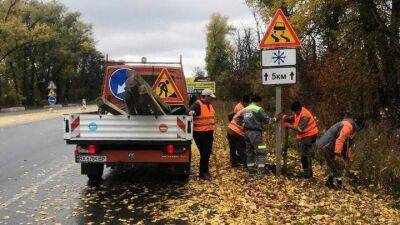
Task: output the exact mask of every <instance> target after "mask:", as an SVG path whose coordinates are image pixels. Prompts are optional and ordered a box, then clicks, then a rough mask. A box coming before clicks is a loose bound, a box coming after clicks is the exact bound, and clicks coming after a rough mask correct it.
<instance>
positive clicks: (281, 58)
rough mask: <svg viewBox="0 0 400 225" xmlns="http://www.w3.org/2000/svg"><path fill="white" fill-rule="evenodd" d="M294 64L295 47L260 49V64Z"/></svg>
mask: <svg viewBox="0 0 400 225" xmlns="http://www.w3.org/2000/svg"><path fill="white" fill-rule="evenodd" d="M294 65H296V49H295V48H288V49H270V50H262V66H294Z"/></svg>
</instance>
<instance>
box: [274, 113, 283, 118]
mask: <svg viewBox="0 0 400 225" xmlns="http://www.w3.org/2000/svg"><path fill="white" fill-rule="evenodd" d="M282 116H283V114H282V113H279V114H275V115H274V118H275V119H276V120H280V119H282Z"/></svg>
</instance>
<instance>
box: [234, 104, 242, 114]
mask: <svg viewBox="0 0 400 225" xmlns="http://www.w3.org/2000/svg"><path fill="white" fill-rule="evenodd" d="M242 109H244V105H243V104H242V103H241V102H239V103H238V104H236V105H235V108H234V109H233V111H234V112H235V113H237V112H239V111H240V110H242Z"/></svg>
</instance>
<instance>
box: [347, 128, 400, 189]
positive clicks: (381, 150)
mask: <svg viewBox="0 0 400 225" xmlns="http://www.w3.org/2000/svg"><path fill="white" fill-rule="evenodd" d="M389 127H390V121H382V122H379V123H375V124H373V125H371V126H369V127H367V128H365V129H364V130H363V131H362V132H361V133H360V134H359V135H358V137H357V140H356V144H355V147H354V152H353V156H352V160H351V168H352V169H353V170H356V171H359V172H360V175H359V176H360V178H362V179H361V180H362V182H363V183H364V184H373V185H374V186H375V187H377V188H380V187H384V188H386V189H390V190H392V191H396V192H399V191H400V135H399V133H396V132H392V131H391V130H390V129H389Z"/></svg>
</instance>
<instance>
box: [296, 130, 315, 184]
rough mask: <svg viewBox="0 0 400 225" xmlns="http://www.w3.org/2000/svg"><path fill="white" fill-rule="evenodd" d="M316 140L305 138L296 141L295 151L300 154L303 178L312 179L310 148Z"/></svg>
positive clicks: (313, 137) (312, 137) (311, 137)
mask: <svg viewBox="0 0 400 225" xmlns="http://www.w3.org/2000/svg"><path fill="white" fill-rule="evenodd" d="M316 140H317V136H316V135H315V136H310V137H305V138H301V139H298V140H297V149H298V151H299V152H300V160H301V165H302V167H303V171H304V176H306V177H312V176H313V170H312V158H311V153H312V146H313V144H314V143H315V141H316Z"/></svg>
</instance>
